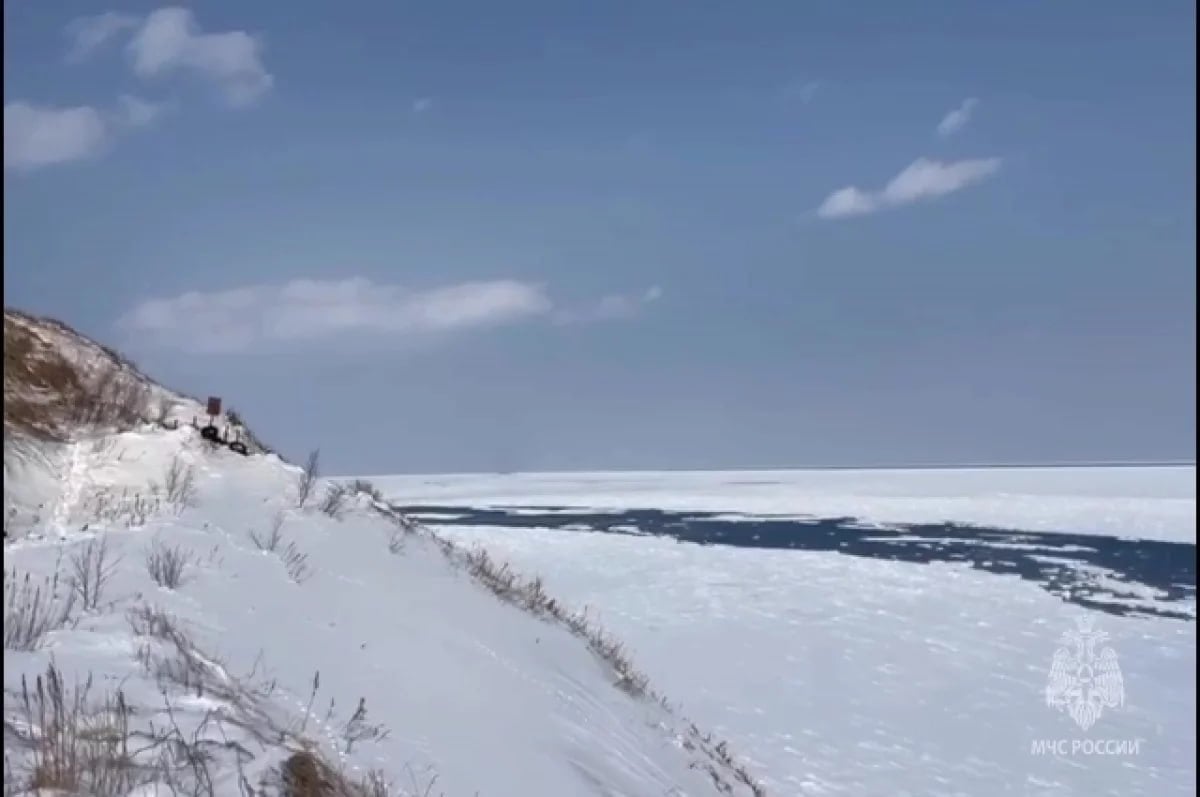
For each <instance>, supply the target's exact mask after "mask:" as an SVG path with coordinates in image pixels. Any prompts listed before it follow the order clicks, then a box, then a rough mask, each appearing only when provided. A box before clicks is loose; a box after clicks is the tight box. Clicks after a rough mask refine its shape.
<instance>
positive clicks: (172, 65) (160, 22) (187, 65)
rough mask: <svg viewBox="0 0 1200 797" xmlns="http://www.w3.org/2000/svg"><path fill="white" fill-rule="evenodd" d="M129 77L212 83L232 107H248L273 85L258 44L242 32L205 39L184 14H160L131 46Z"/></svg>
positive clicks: (169, 10)
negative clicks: (188, 76)
mask: <svg viewBox="0 0 1200 797" xmlns="http://www.w3.org/2000/svg"><path fill="white" fill-rule="evenodd" d="M129 52H130V54H131V56H132V58H133V71H134V73H135V74H137V75H138V76H139V77H142V78H156V77H160V76H163V75H167V74H171V73H175V72H191V73H193V74H196V75H199V76H201V77H203V78H205V79H206V80H208V81H210V82H212V83H213V84H214V85H216V86H217V88H218V89H219V90H220V92H221V94H222V96H223V97H224V98H225V100H226V101H227V102H228V103H229V104H230V105H233V106H246V105H251V104H253V103H254V102H256V101H257V100H259V99H260V98H261V97H262V96H263V95H264V94H266V93H267V92H268V91H270V89H271V87H272V86H273V85H274V82H275V79H274V77H272V75H271V74H270V73H269V72H267V70H266V68H265V67H264V66H263V63H262V58H261V43H260V42H259V40H258V39H257V38H255V37H254V36H251V35H250V34H249V33H247V32H245V31H241V30H235V31H227V32H225V33H204V32H202V31H201V30H200V28H199V26H198V25H197V24H196V19H195V17H194V16H193V14H192V12H191V11H189V10H188V9H186V8H160V9H158V10H157V11H153V12H151V13H150V14H149V16H147V17H146V18H145V20H144V21H143V22H142V24H141V26H140V27H139V28H138V30H137V32H136V33H135V34H134V35H133V39H132V40H131V41H130V42H129Z"/></svg>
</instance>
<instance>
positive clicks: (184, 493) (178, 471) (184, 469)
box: [163, 454, 197, 510]
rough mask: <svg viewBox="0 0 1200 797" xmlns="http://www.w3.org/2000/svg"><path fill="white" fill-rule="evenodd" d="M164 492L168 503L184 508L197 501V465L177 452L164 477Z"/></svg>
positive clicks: (180, 508)
mask: <svg viewBox="0 0 1200 797" xmlns="http://www.w3.org/2000/svg"><path fill="white" fill-rule="evenodd" d="M163 493H164V494H165V496H166V500H167V503H169V504H171V505H172V506H174V507H175V508H176V509H177V510H183V509H186V508H188V507H190V506H194V505H195V503H196V495H197V490H196V466H195V465H192V464H190V463H186V462H184V461H183V458H182V457H180V456H179V455H178V454H176V455H175V456H174V457H173V458H172V459H171V463H170V464H169V465H168V466H167V472H166V474H164V477H163Z"/></svg>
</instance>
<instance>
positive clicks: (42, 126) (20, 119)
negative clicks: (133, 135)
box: [4, 102, 108, 171]
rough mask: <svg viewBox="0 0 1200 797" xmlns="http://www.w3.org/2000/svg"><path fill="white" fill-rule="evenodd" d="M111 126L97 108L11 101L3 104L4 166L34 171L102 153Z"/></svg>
mask: <svg viewBox="0 0 1200 797" xmlns="http://www.w3.org/2000/svg"><path fill="white" fill-rule="evenodd" d="M107 142H108V126H107V125H106V124H105V122H104V116H103V115H102V114H101V113H100V112H99V111H98V110H96V109H95V108H92V107H91V106H88V105H81V106H77V107H73V108H55V107H50V106H38V105H31V104H29V103H26V102H10V103H5V105H4V168H5V169H6V170H8V169H13V170H16V171H32V170H34V169H38V168H41V167H43V166H50V165H53V164H56V163H66V162H67V161H74V160H81V159H83V158H89V157H92V156H94V155H97V154H99V153H100V152H102V151H103V150H104V147H105V145H106V144H107Z"/></svg>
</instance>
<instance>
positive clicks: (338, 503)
mask: <svg viewBox="0 0 1200 797" xmlns="http://www.w3.org/2000/svg"><path fill="white" fill-rule="evenodd" d="M355 495H357V493H356V492H355V491H354V490H352V489H351V488H350V486H349V485H346V484H339V483H337V482H334V483H333V484H330V485H329V486H327V487H326V488H325V494H324V495H323V496H321V500H320V502H319V503H318V504H317V509H318V510H320V511H321V512H323V513H324V514H326V515H329V517H331V518H333V519H334V520H337V519H339V518H341V516H342V513H343V512H345V510H346V503H347V502H348V501H349V500H350V499H351V498H353V497H354V496H355Z"/></svg>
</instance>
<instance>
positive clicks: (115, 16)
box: [65, 11, 141, 63]
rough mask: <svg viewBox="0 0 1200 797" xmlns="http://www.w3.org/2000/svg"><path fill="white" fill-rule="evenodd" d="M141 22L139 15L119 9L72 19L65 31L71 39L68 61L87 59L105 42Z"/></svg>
mask: <svg viewBox="0 0 1200 797" xmlns="http://www.w3.org/2000/svg"><path fill="white" fill-rule="evenodd" d="M139 24H141V19H140V18H139V17H137V16H134V15H133V14H123V13H119V12H117V11H105V12H104V13H103V14H97V15H95V16H90V17H79V18H78V19H75V20H72V21H71V22H70V23H69V24H68V25H67V29H66V31H65V32H66V35H67V38H68V40H69V41H70V44H69V47H68V50H67V61H68V63H79V62H81V61H84V60H86V59H87V58H89V57H90V56H91V55H92V54H94V53H95V52H96V51H97V50H99V49H100V48H101V47H103V46H104V45H105V44H107V43H108V42H110V41H112V40H113V39H115V38H116V37H117V36H119V35H120V34H122V33H125V32H126V31H130V30H133V29H135V28H137V26H138V25H139Z"/></svg>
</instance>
